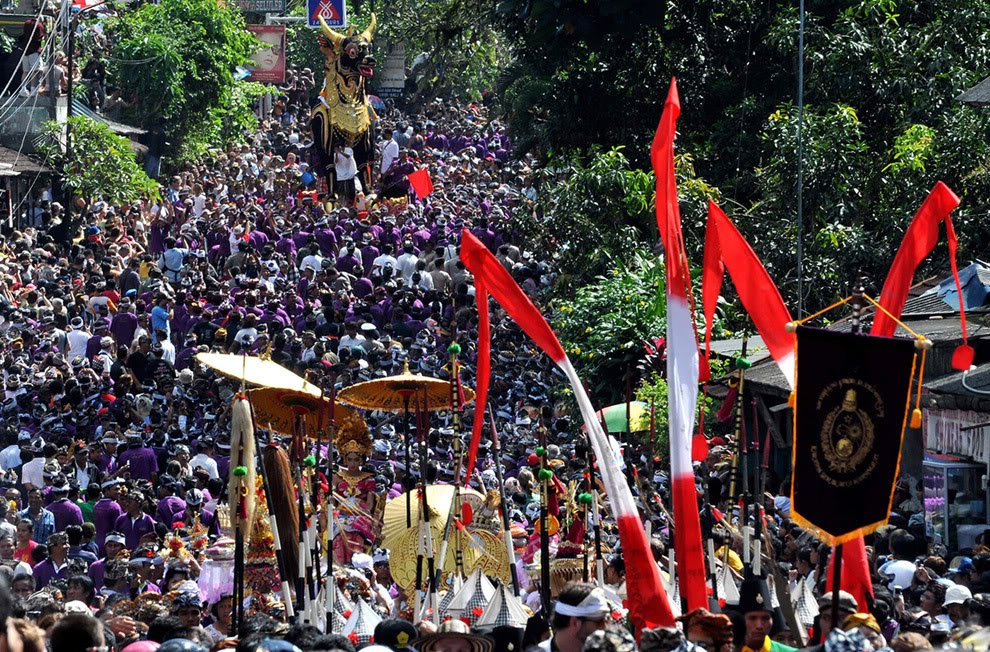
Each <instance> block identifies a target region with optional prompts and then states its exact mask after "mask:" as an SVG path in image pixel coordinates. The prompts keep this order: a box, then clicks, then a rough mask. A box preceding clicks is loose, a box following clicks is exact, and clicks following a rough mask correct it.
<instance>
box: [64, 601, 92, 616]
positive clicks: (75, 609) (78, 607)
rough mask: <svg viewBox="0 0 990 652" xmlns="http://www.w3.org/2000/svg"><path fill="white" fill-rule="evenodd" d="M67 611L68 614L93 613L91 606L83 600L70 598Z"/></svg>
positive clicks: (66, 605) (66, 604)
mask: <svg viewBox="0 0 990 652" xmlns="http://www.w3.org/2000/svg"><path fill="white" fill-rule="evenodd" d="M65 613H67V614H91V613H92V612H91V611H90V610H89V607H87V606H86V603H85V602H83V601H82V600H69V601H68V602H66V603H65Z"/></svg>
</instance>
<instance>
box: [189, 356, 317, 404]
mask: <svg viewBox="0 0 990 652" xmlns="http://www.w3.org/2000/svg"><path fill="white" fill-rule="evenodd" d="M196 361H197V362H199V363H200V364H203V365H206V366H207V367H209V368H211V369H213V370H215V371H218V372H220V373H221V374H223V375H224V376H229V377H230V378H234V379H236V380H240V381H242V382H244V383H245V384H247V385H260V386H261V387H274V388H278V389H287V390H293V391H297V392H302V393H304V394H309V395H310V396H316V397H319V396H320V388H319V387H317V386H316V385H314V384H313V383H310V382H308V381H307V380H306V379H305V378H303V377H302V376H299V375H297V374H294V373H292V372H291V371H289V370H288V369H286V368H285V367H283V366H282V365H280V364H278V363H277V362H272V361H271V360H266V359H263V358H257V357H254V356H249V355H232V354H227V353H197V354H196Z"/></svg>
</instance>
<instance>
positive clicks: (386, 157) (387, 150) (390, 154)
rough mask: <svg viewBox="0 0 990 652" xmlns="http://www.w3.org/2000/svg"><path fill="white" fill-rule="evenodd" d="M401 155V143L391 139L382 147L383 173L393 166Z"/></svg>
mask: <svg viewBox="0 0 990 652" xmlns="http://www.w3.org/2000/svg"><path fill="white" fill-rule="evenodd" d="M398 157H399V143H397V142H395V141H394V140H389V141H388V142H387V143H385V147H383V148H382V174H385V172H387V171H388V169H389V168H390V167H392V163H394V162H395V159H397V158H398Z"/></svg>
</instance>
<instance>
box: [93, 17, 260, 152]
mask: <svg viewBox="0 0 990 652" xmlns="http://www.w3.org/2000/svg"><path fill="white" fill-rule="evenodd" d="M244 25H245V24H244V18H243V17H242V16H241V13H240V11H239V10H238V9H237V7H236V6H235V5H233V4H230V3H227V4H224V3H218V2H215V1H214V0H162V2H161V3H159V4H154V3H149V4H143V5H141V6H140V8H138V9H137V10H135V11H129V12H126V13H124V14H122V15H121V16H120V17H119V18H115V19H112V20H110V21H109V22H108V25H107V31H108V36H109V40H110V42H111V43H113V44H114V46H113V53H112V57H113V59H114V60H115V61H112V62H111V65H110V70H109V72H110V74H111V76H112V77H115V78H116V79H117V80H118V81H119V83H120V85H121V87H122V88H124V89H125V91H127V92H133V93H135V94H136V96H137V98H138V102H137V105H136V106H135V107H134V108H133V109H132V110H131V115H130V116H129V117H130V118H131V119H132V120H133V121H135V122H136V123H137V124H140V125H141V126H144V127H150V126H152V125H154V124H156V123H157V122H159V121H164V124H165V129H166V133H167V134H168V144H167V145H166V148H165V152H164V157H163V160H164V162H165V165H166V167H174V166H176V165H178V164H179V163H181V162H182V161H184V160H188V159H191V158H194V157H196V156H198V155H201V154H202V153H204V152H205V150H206V149H207V148H208V147H209V146H211V145H216V144H222V142H223V140H224V138H225V137H227V138H229V137H231V136H232V135H234V133H236V132H237V131H238V130H240V129H243V128H244V127H246V126H248V125H250V124H251V120H252V119H251V117H250V115H249V114H250V102H249V101H248V98H250V97H252V96H253V94H255V93H256V87H250V86H247V85H245V82H238V81H235V79H234V72H235V70H236V68H237V66H240V65H244V63H245V62H246V61H247V58H248V57H249V56H250V55H251V54H252V53H253V52H254V51H255V48H256V47H257V43H256V40H255V39H254V38H253V37H252V36H251V34H250V33H248V32H247V31H246V30H245V29H244ZM124 62H133V63H124Z"/></svg>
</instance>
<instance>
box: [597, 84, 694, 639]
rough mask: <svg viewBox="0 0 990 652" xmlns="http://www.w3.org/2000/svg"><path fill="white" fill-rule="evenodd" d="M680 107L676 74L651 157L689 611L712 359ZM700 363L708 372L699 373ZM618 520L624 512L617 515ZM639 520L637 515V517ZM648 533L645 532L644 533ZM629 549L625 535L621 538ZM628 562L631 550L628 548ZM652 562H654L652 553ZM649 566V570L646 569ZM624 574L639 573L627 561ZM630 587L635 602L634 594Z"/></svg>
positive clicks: (674, 482)
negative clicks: (692, 263) (685, 207)
mask: <svg viewBox="0 0 990 652" xmlns="http://www.w3.org/2000/svg"><path fill="white" fill-rule="evenodd" d="M680 113H681V105H680V99H679V98H678V95H677V80H676V79H674V80H671V83H670V92H669V93H668V95H667V101H666V103H665V105H664V108H663V115H662V116H661V117H660V124H659V125H657V132H656V135H655V136H654V138H653V145H652V147H651V149H650V157H651V159H652V162H653V171H654V173H655V174H656V178H657V198H656V208H657V227H658V228H659V229H660V235H661V237H662V238H663V245H664V257H665V263H666V272H667V288H666V290H667V340H666V343H667V380H668V396H667V405H668V410H667V413H668V419H667V422H668V426H669V440H670V470H671V486H672V488H673V496H674V532H675V537H674V544H675V549H676V551H677V563H678V572H677V575H678V583H679V585H680V588H681V595H683V596H684V597H685V598H686V599H687V608H688V611H693V610H694V609H699V608H701V607H707V606H708V599H707V598H706V597H705V559H704V547H703V544H702V539H701V523H700V519H699V515H698V498H697V492H696V490H695V483H694V469H693V467H692V465H691V439H692V437H693V436H694V413H695V408H696V406H697V400H698V381H699V380H707V379H708V376H709V375H710V374H709V373H708V365H702V364H701V360H700V356H699V355H698V334H697V330H696V328H695V320H694V303H693V301H694V300H693V297H692V295H691V278H690V271H689V266H688V260H687V254H686V252H685V248H684V234H683V232H682V231H681V214H680V208H679V207H678V204H677V183H676V179H675V171H674V136H675V135H676V133H677V117H678V116H679V115H680ZM702 367H703V368H704V372H705V373H704V374H702V373H701V371H702ZM616 520H617V521H618V522H619V523H620V532H621V527H622V525H621V523H622V521H621V515H616ZM637 520H638V519H637ZM644 536H645V535H644ZM623 550H624V551H625V550H626V548H625V541H623ZM624 556H625V559H626V564H627V565H628V564H629V559H630V555H629V554H628V552H627V554H625V555H624ZM649 561H650V563H651V564H652V563H653V560H652V557H650V560H649ZM644 572H645V571H644ZM626 573H627V574H626V577H630V576H635V575H639V573H638V572H636V571H633V570H630V568H628V567H627V569H626ZM626 589H627V591H628V592H629V602H630V604H632V605H635V604H637V603H638V602H640V600H634V599H633V594H632V591H631V590H629V587H628V584H627V587H626ZM630 616H631V618H632V620H633V622H634V623H636V624H638V623H637V618H639V619H640V620H642V619H648V618H647V617H646V616H645V614H644V613H639V614H637V613H635V612H630Z"/></svg>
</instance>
